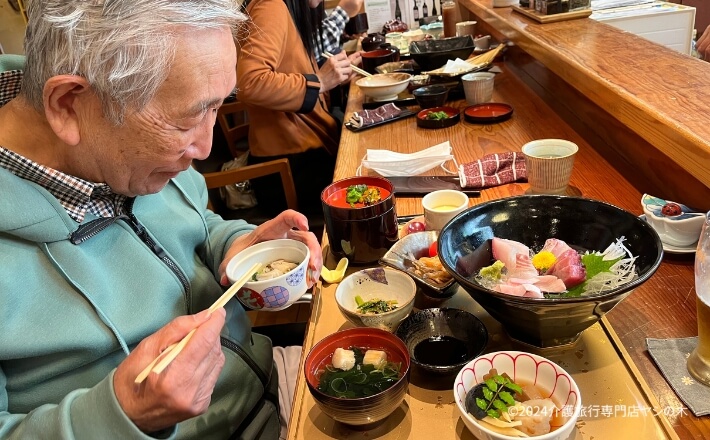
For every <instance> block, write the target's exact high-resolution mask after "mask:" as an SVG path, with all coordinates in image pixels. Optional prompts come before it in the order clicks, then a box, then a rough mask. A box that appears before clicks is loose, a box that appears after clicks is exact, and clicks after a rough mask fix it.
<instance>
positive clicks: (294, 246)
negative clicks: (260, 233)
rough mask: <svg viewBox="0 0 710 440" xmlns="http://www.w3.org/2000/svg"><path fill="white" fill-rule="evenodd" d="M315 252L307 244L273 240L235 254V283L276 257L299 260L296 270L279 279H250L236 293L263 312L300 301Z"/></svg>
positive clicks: (230, 274) (230, 269)
mask: <svg viewBox="0 0 710 440" xmlns="http://www.w3.org/2000/svg"><path fill="white" fill-rule="evenodd" d="M310 258H311V252H310V250H309V249H308V246H306V245H305V244H304V243H302V242H300V241H297V240H291V239H280V240H269V241H264V242H261V243H257V244H255V245H253V246H249V247H248V248H246V249H244V250H243V251H241V252H240V253H238V254H237V255H235V256H234V258H232V259H231V260H229V263H228V264H227V278H229V281H230V282H231V283H234V282H235V281H236V280H238V279H239V278H241V277H242V275H244V272H245V271H246V270H249V268H251V267H252V266H253V265H254V264H256V263H261V264H262V265H263V266H266V265H267V264H271V263H273V262H274V261H276V260H286V261H290V262H292V263H295V264H296V265H297V266H296V268H295V269H293V270H290V271H288V272H286V273H285V274H283V275H280V276H278V277H275V278H271V279H268V280H262V281H252V280H250V281H247V282H246V283H245V284H244V286H243V287H242V288H241V289H239V292H237V294H236V295H235V296H236V297H237V299H238V300H239V302H241V303H242V304H243V305H244V306H245V307H247V308H248V309H252V310H259V311H273V312H275V311H278V310H283V309H285V308H286V307H288V306H290V305H291V304H293V303H294V302H296V301H298V300H299V299H300V298H301V297H302V296H303V294H304V293H306V290H308V284H307V281H306V274H307V271H308V260H309V259H310Z"/></svg>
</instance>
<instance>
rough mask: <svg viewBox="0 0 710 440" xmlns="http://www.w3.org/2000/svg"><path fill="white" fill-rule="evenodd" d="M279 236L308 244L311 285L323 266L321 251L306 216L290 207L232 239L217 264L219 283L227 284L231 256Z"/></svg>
mask: <svg viewBox="0 0 710 440" xmlns="http://www.w3.org/2000/svg"><path fill="white" fill-rule="evenodd" d="M279 238H291V239H293V240H298V241H301V242H303V243H305V244H306V246H308V249H309V250H310V252H311V259H310V261H309V262H308V272H309V276H308V279H307V283H308V287H313V285H314V284H315V283H316V281H318V277H320V271H321V268H322V267H323V253H322V251H321V247H320V243H318V239H317V238H316V236H315V235H314V234H313V233H312V232H309V231H308V219H307V218H306V216H305V215H303V214H301V213H300V212H296V211H294V210H292V209H288V210H286V211H284V212H282V213H281V214H279V215H278V216H276V217H274V218H273V219H271V220H268V221H266V222H264V223H262V224H261V225H259V226H257V227H256V229H254V230H253V231H251V232H250V233H249V234H246V235H242V236H241V237H239V238H237V239H236V240H234V243H232V246H231V247H230V248H229V250H228V251H227V254H226V255H225V256H224V260H222V264H220V265H219V274H220V282H221V284H222V285H223V286H226V285H229V280H228V279H227V276H226V275H225V273H226V270H227V264H228V263H229V260H231V259H232V257H234V256H235V255H237V254H238V253H239V252H241V251H242V250H243V249H246V248H247V247H249V246H251V245H254V244H256V243H261V242H262V241H267V240H276V239H279Z"/></svg>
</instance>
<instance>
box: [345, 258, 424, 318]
mask: <svg viewBox="0 0 710 440" xmlns="http://www.w3.org/2000/svg"><path fill="white" fill-rule="evenodd" d="M416 292H417V286H416V285H415V284H414V281H412V279H411V278H410V277H408V276H407V275H405V274H403V273H402V272H400V271H397V270H392V269H386V268H382V267H377V268H374V269H363V270H361V271H359V272H355V273H353V274H351V275H348V276H347V277H346V278H345V279H344V280H343V281H342V282H341V283H340V284H338V287H337V289H335V302H336V303H337V304H338V309H340V312H341V313H342V314H343V316H345V318H347V320H348V321H350V322H352V323H353V324H355V325H357V326H360V327H374V328H379V329H382V330H387V331H389V332H391V331H394V329H396V328H397V326H398V325H399V323H400V322H402V320H403V319H405V318H406V317H407V316H409V314H410V313H411V311H412V307H414V296H415V294H416ZM357 296H359V297H360V298H361V299H362V300H363V301H372V300H374V299H379V300H383V301H389V300H395V301H397V308H396V309H394V310H392V311H389V312H385V313H380V314H376V315H375V314H364V313H360V312H358V310H357V302H356V300H355V297H357Z"/></svg>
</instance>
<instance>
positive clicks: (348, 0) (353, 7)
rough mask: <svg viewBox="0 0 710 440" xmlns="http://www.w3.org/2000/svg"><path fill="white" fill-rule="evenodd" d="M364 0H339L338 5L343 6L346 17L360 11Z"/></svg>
mask: <svg viewBox="0 0 710 440" xmlns="http://www.w3.org/2000/svg"><path fill="white" fill-rule="evenodd" d="M364 1H365V0H340V3H338V6H340V7H341V8H343V9H344V10H345V12H346V13H347V14H348V17H354V16H356V15H357V13H358V12H360V8H361V7H362V4H363V2H364Z"/></svg>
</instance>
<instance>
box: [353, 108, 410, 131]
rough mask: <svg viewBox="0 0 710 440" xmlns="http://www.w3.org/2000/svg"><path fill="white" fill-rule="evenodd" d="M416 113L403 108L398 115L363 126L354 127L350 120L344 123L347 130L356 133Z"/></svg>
mask: <svg viewBox="0 0 710 440" xmlns="http://www.w3.org/2000/svg"><path fill="white" fill-rule="evenodd" d="M380 105H382V103H381V102H380ZM378 107H379V106H378ZM416 114H417V112H415V111H412V110H407V109H404V110H402V113H400V114H398V115H397V116H395V117H394V118H390V119H385V120H384V121H380V122H375V123H374V124H370V125H366V126H364V127H355V126H354V125H352V124H351V123H350V122H346V123H345V128H347V129H348V130H350V131H352V132H355V133H357V132H359V131H365V130H368V129H370V128H375V127H379V126H380V125H384V124H387V123H388V122H394V121H399V120H400V119H405V118H408V117H410V116H414V115H416Z"/></svg>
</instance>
